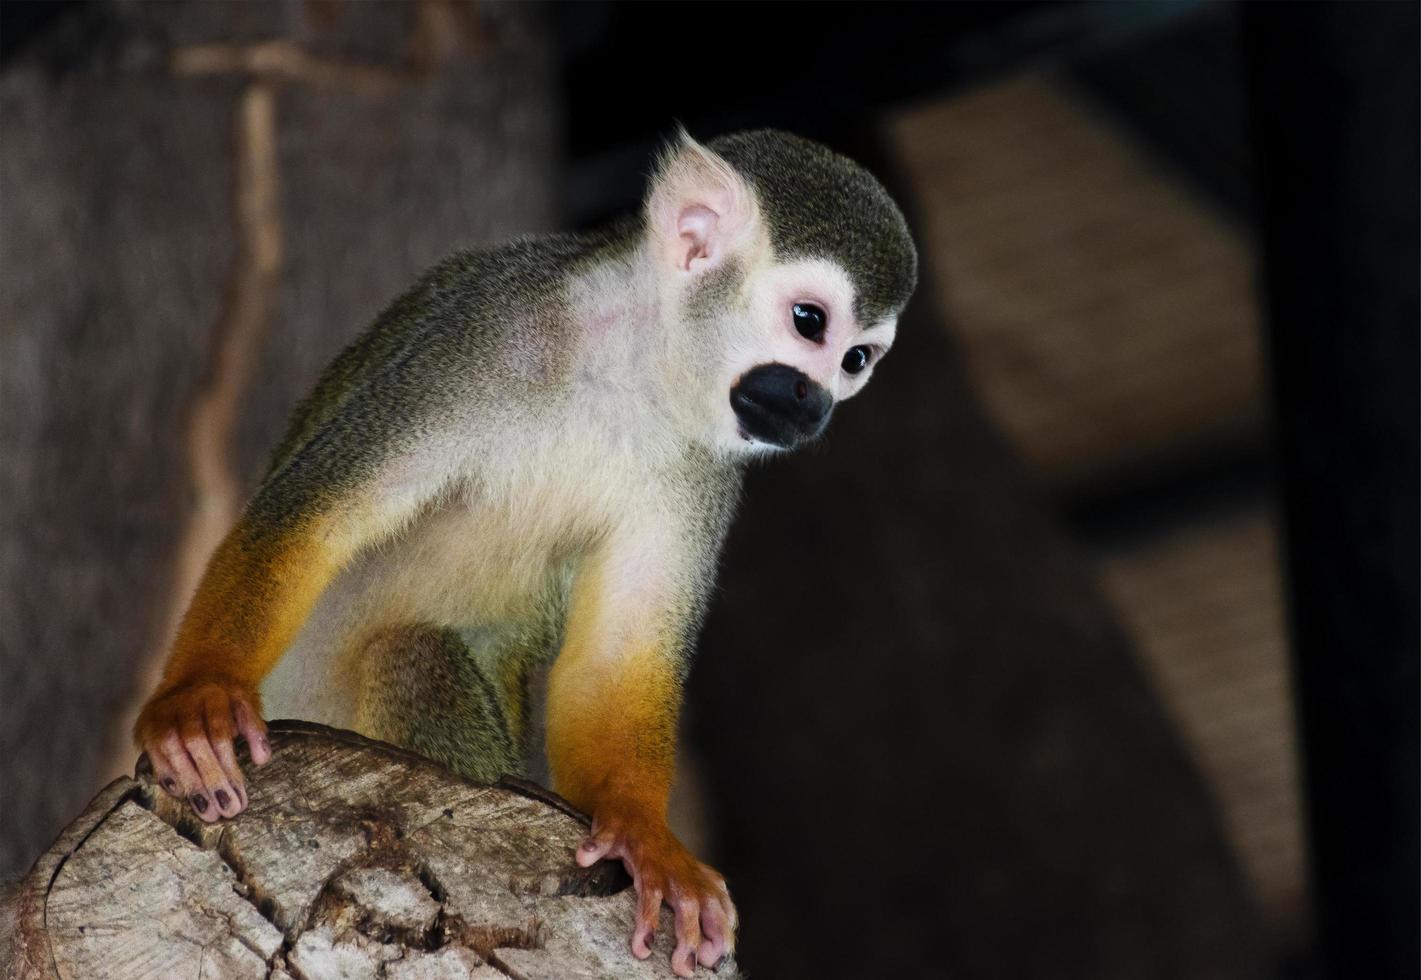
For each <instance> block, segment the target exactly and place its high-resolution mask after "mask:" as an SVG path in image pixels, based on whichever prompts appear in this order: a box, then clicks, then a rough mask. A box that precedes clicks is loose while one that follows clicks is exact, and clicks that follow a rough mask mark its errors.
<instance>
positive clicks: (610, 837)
mask: <svg viewBox="0 0 1421 980" xmlns="http://www.w3.org/2000/svg"><path fill="white" fill-rule="evenodd" d="M616 846H617V835H616V834H614V833H612V832H611V831H605V830H604V831H602V833H601V834H600V835H599V836H595V837H588V838H587V839H586V840H584V841H583V842H582V843H581V844H580V845H579V846H578V848H577V865H578V867H581V868H590V867H592V865H594V864H596V863H597V862H598V861H600V860H602V859H603V858H604V857H606V856H607V855H608V854H610V853H611V851H612V848H614V847H616Z"/></svg>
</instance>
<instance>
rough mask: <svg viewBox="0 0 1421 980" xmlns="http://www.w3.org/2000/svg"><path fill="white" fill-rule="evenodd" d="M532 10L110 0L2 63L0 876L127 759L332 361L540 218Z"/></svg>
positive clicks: (550, 130) (542, 165)
mask: <svg viewBox="0 0 1421 980" xmlns="http://www.w3.org/2000/svg"><path fill="white" fill-rule="evenodd" d="M551 70H552V62H551V52H550V49H549V45H548V43H547V39H546V30H545V28H544V26H543V25H542V23H541V20H540V18H539V17H538V16H536V11H534V10H532V9H531V8H525V7H518V6H513V7H499V6H496V5H495V6H489V5H479V6H477V7H475V6H474V5H472V4H469V3H462V2H457V0H447V2H446V0H428V2H423V3H419V4H405V3H351V4H343V3H339V2H330V0H327V2H315V0H312V2H296V0H289V2H256V3H244V4H213V3H200V2H193V3H172V4H119V3H100V4H91V5H84V6H81V7H78V8H77V9H76V10H75V11H74V12H73V13H71V14H68V15H66V16H65V17H62V18H60V19H59V20H58V22H57V23H56V24H55V25H54V27H53V29H52V31H51V33H50V34H49V35H48V36H47V37H45V38H43V39H42V41H41V42H37V43H36V44H34V45H32V48H31V50H27V51H25V52H24V53H23V55H22V56H21V57H20V58H18V59H16V60H15V61H14V62H13V63H12V64H10V65H8V66H7V67H6V70H5V72H4V75H3V77H0V117H3V120H4V133H5V135H4V138H3V139H2V140H0V183H3V189H4V207H5V213H4V234H3V235H0V267H3V268H4V269H5V288H4V290H3V291H0V331H3V344H4V356H3V357H0V527H3V534H0V691H3V692H4V701H5V708H6V710H4V711H3V712H0V758H3V760H4V761H3V763H0V766H3V769H0V785H3V787H4V788H3V794H4V796H5V800H6V805H5V807H4V821H5V825H4V833H3V834H0V876H3V875H4V874H6V873H12V872H15V871H18V870H20V869H22V868H24V867H25V866H27V865H28V864H29V862H30V861H31V860H32V859H33V858H34V856H35V855H36V854H37V853H38V852H39V850H40V848H41V847H42V846H43V845H44V844H45V843H47V842H48V841H49V840H50V839H52V837H53V835H54V834H55V833H56V832H57V831H58V829H59V827H60V825H61V824H62V823H63V821H64V820H66V819H68V818H69V817H70V816H72V815H73V814H74V813H76V812H77V811H78V810H79V808H80V807H81V806H82V805H83V804H84V802H85V801H86V800H87V799H88V798H89V797H90V796H91V795H92V794H93V792H94V790H95V789H96V787H97V786H98V785H99V784H100V783H101V782H102V781H105V780H107V779H108V778H110V777H111V776H112V775H114V774H115V773H116V772H117V771H118V770H119V768H120V767H121V766H122V765H124V764H125V763H126V762H127V761H128V760H129V759H131V757H132V753H131V750H130V749H129V747H128V745H127V738H126V732H125V731H124V730H125V729H126V727H127V725H128V724H129V722H130V720H131V715H132V713H133V711H134V709H135V705H136V702H137V699H138V698H140V697H141V696H142V695H143V694H144V693H145V692H146V688H147V687H148V686H149V685H150V684H151V682H152V679H153V678H154V676H155V675H154V671H155V670H156V668H157V665H158V663H159V660H160V658H161V656H162V653H163V650H164V647H165V646H166V642H167V636H168V634H169V632H170V630H171V629H172V628H173V624H174V621H175V619H176V617H177V615H179V614H180V612H181V609H182V607H183V604H184V603H185V601H186V597H187V595H188V594H189V593H190V591H191V589H192V587H193V585H194V584H195V579H196V576H197V574H198V573H199V572H200V569H201V566H202V563H203V562H204V561H205V559H206V556H207V553H208V552H209V551H210V549H211V547H212V546H213V545H214V544H215V542H216V540H217V539H218V538H219V537H220V536H221V534H222V533H223V532H224V531H225V530H226V527H227V526H228V525H229V523H230V522H231V520H232V519H233V518H234V517H235V515H236V512H237V509H238V508H239V506H240V504H241V502H242V500H243V499H244V498H245V496H246V495H247V493H249V492H250V490H251V488H252V486H253V483H254V481H255V480H256V479H257V478H258V477H259V475H260V469H261V466H262V463H263V459H264V456H265V454H266V453H267V452H268V451H269V449H270V447H271V446H272V445H273V444H274V442H275V440H276V439H277V437H278V436H279V435H280V432H281V429H282V426H283V424H284V420H285V418H286V416H287V415H288V413H289V412H290V410H291V408H292V407H293V406H294V404H295V402H296V400H297V399H298V398H299V397H300V396H301V395H302V394H304V392H305V390H306V389H308V388H309V386H310V385H311V384H312V383H313V381H314V379H315V377H316V375H317V373H318V372H319V370H320V368H321V367H322V366H324V364H325V363H326V362H327V361H328V360H329V359H330V358H331V357H332V356H333V355H334V354H335V353H336V352H337V351H338V350H339V349H340V348H341V347H342V346H343V345H344V344H345V343H346V342H348V341H349V340H351V339H353V337H354V336H355V335H356V334H357V333H358V332H359V331H360V330H361V329H363V328H364V326H366V325H367V324H368V323H369V322H370V321H371V320H372V319H373V318H374V316H375V315H376V314H377V313H378V312H379V310H380V309H381V308H382V307H383V306H384V305H385V304H386V303H388V302H389V301H390V300H392V299H393V298H394V297H395V296H396V295H398V294H399V293H400V292H401V291H402V290H403V289H405V288H406V287H407V286H408V285H409V283H410V282H411V281H412V280H413V279H414V278H415V276H416V275H417V274H418V273H419V272H420V271H421V270H423V269H424V268H426V267H428V266H429V265H431V264H432V263H434V262H435V261H437V260H438V259H439V258H441V257H442V256H443V255H445V254H447V253H448V252H449V251H451V250H453V249H454V248H456V247H460V246H469V245H474V244H478V243H481V242H488V241H495V240H499V239H503V238H506V237H509V236H512V235H514V234H518V233H523V232H527V231H533V230H539V229H541V228H546V227H548V226H549V225H550V224H551V211H552V203H551V202H552V199H553V194H552V188H553V180H554V176H555V170H554V168H555V160H556V147H555V138H556V133H557V125H558V123H557V109H556V105H554V104H553V103H554V99H553V89H552V87H551V84H550V83H551Z"/></svg>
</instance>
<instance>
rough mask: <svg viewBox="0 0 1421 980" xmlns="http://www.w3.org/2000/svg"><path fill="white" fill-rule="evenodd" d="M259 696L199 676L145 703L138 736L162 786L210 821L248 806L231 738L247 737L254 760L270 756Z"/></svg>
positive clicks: (139, 743)
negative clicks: (196, 679)
mask: <svg viewBox="0 0 1421 980" xmlns="http://www.w3.org/2000/svg"><path fill="white" fill-rule="evenodd" d="M257 704H258V700H257V696H256V695H255V694H253V693H252V692H250V691H246V690H243V689H241V688H240V687H237V686H235V685H232V684H226V683H220V682H212V681H201V682H197V683H192V684H183V685H180V686H178V687H174V688H170V689H167V690H163V689H160V690H159V693H158V694H156V695H154V697H153V698H152V700H150V701H149V702H148V703H147V704H146V705H144V707H143V711H142V713H140V714H139V716H138V723H137V724H136V725H135V726H134V729H133V734H134V739H135V740H136V741H137V742H138V746H139V748H141V749H142V750H143V751H144V752H146V753H148V759H149V761H150V762H151V763H152V764H153V775H154V777H155V778H156V779H157V781H158V785H159V786H162V787H163V789H165V790H167V791H168V792H169V793H171V794H172V795H173V796H177V797H181V798H185V799H187V801H188V803H189V804H190V805H191V806H192V808H193V811H194V812H195V813H196V814H197V815H198V816H199V817H201V818H202V819H203V820H205V821H207V822H208V823H212V822H213V821H215V820H217V819H219V818H221V817H233V816H236V815H237V814H239V813H241V812H242V811H243V810H245V809H246V808H247V783H246V780H245V779H244V778H243V777H242V767H241V766H240V765H239V764H238V763H237V754H236V752H235V751H234V750H233V748H232V740H233V739H234V738H236V737H237V735H241V736H242V737H243V738H244V739H246V740H247V748H248V750H249V751H250V753H251V757H252V762H254V763H255V764H257V765H259V766H260V765H263V764H265V763H266V761H267V760H268V759H270V758H271V743H270V742H268V741H267V737H266V723H265V722H264V721H262V718H261V712H260V711H259V710H258V709H257Z"/></svg>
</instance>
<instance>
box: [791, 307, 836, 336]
mask: <svg viewBox="0 0 1421 980" xmlns="http://www.w3.org/2000/svg"><path fill="white" fill-rule="evenodd" d="M790 313H791V314H793V315H794V329H796V330H798V331H799V335H800V336H801V337H803V338H804V339H805V340H812V341H814V342H815V343H816V344H822V343H823V342H824V325H825V324H826V323H828V322H829V314H827V313H825V312H824V311H823V310H822V309H820V308H819V307H817V306H815V305H814V304H813V303H795V304H794V306H792V307H790Z"/></svg>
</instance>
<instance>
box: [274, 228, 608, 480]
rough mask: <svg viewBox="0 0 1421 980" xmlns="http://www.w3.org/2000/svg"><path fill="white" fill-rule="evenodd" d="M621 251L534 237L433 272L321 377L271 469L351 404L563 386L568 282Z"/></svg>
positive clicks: (603, 244) (578, 238) (599, 238)
mask: <svg viewBox="0 0 1421 980" xmlns="http://www.w3.org/2000/svg"><path fill="white" fill-rule="evenodd" d="M617 247H618V246H617V242H616V240H615V236H609V235H608V234H606V233H603V234H595V235H577V234H544V235H530V236H525V237H522V238H517V239H513V240H510V241H507V242H502V243H499V244H495V245H489V246H484V247H479V248H473V249H467V250H462V251H458V252H455V253H453V254H452V255H450V256H448V257H447V258H445V259H444V260H442V261H441V262H439V263H438V264H436V265H434V266H433V267H432V268H430V269H429V270H428V271H426V272H425V273H424V274H423V275H422V276H421V277H420V278H419V279H418V280H417V281H416V282H415V284H414V285H413V286H411V287H410V288H409V289H408V290H406V291H405V293H403V294H402V295H401V296H400V297H399V298H397V299H396V300H395V301H394V302H393V303H391V304H390V305H389V306H388V307H386V308H385V310H384V311H383V312H381V313H380V315H379V316H378V317H376V319H375V322H374V323H373V324H372V325H371V326H370V327H369V328H368V329H367V330H365V331H364V332H363V333H362V334H361V335H360V336H358V337H357V338H356V339H355V340H354V341H352V342H351V343H350V344H349V345H348V346H347V347H346V348H345V349H344V350H343V351H342V352H341V353H340V355H339V356H337V357H336V358H335V360H334V361H332V362H331V364H330V365H329V366H328V367H327V368H326V369H325V371H324V372H323V373H322V374H321V377H320V379H319V380H318V381H317V383H316V386H315V388H314V389H313V390H312V391H311V393H310V394H309V395H308V396H307V397H306V398H305V399H304V400H303V401H302V402H301V403H300V404H299V405H298V406H297V408H296V411H295V412H294V413H293V416H292V419H291V422H290V425H289V427H288V430H287V433H286V436H285V438H284V439H283V440H282V441H281V443H280V444H279V445H278V446H277V449H276V451H275V452H274V453H273V455H272V461H271V470H272V471H274V470H275V469H276V468H277V467H279V466H280V465H281V464H282V462H283V461H284V460H286V459H287V458H289V457H290V456H291V454H292V453H294V452H295V451H296V450H298V449H299V448H300V447H301V446H303V445H304V444H305V443H306V442H307V441H308V440H309V439H310V438H311V437H312V436H313V435H314V434H315V433H316V432H317V431H318V430H319V429H320V428H321V427H322V426H323V425H324V424H325V423H327V422H328V421H330V419H331V418H332V417H333V416H335V415H336V414H337V413H338V412H340V411H341V409H342V407H344V406H348V405H350V404H351V403H352V401H357V400H362V399H371V398H373V399H376V400H391V399H393V400H394V401H398V402H401V403H402V404H401V408H403V409H405V410H409V409H411V408H414V407H415V406H412V405H411V404H409V401H410V399H411V398H414V399H418V400H420V401H422V402H428V403H429V405H426V406H425V407H429V406H430V405H433V406H437V404H438V403H439V402H440V400H441V398H444V397H449V396H453V395H455V394H456V392H455V390H454V389H456V388H457V389H459V390H458V392H457V393H458V394H460V395H466V394H467V391H465V390H464V386H465V385H468V384H477V385H479V386H480V388H481V389H482V391H483V392H484V397H488V396H489V395H490V394H492V393H493V392H495V391H496V392H501V393H502V395H503V396H506V397H514V396H516V395H518V394H519V393H520V389H522V392H523V393H526V392H529V391H533V392H536V390H537V389H538V388H539V387H546V386H548V385H551V384H553V383H555V382H557V381H558V380H559V379H560V378H561V377H562V376H563V375H564V374H565V372H566V367H567V365H566V359H567V357H568V354H569V351H570V347H571V344H570V343H569V341H568V337H567V333H568V331H569V330H570V329H571V324H570V321H569V314H568V312H567V309H566V302H565V295H564V285H565V283H566V282H567V280H568V277H569V276H570V275H572V274H573V273H574V272H575V271H576V270H577V269H578V268H579V267H581V266H584V265H586V264H588V263H591V262H595V261H597V260H598V258H599V257H600V256H603V255H605V254H608V252H609V250H615V249H616V248H617ZM490 386H492V391H491V389H490ZM446 389H447V390H446Z"/></svg>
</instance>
